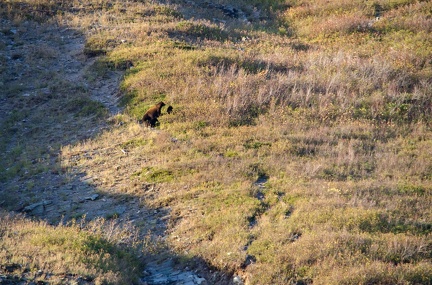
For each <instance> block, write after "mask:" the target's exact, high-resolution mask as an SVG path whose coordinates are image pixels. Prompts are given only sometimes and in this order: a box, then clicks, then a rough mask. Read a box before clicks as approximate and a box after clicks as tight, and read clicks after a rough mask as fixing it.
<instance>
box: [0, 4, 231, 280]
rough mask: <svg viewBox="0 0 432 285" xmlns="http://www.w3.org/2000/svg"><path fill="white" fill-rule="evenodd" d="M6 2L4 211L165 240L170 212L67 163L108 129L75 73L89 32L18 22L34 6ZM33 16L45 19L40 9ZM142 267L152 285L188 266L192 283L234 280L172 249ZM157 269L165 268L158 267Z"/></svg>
mask: <svg viewBox="0 0 432 285" xmlns="http://www.w3.org/2000/svg"><path fill="white" fill-rule="evenodd" d="M9 5H15V6H14V7H6V8H9V9H12V10H9V11H12V13H10V14H7V13H5V11H4V9H5V4H0V9H2V11H0V12H1V15H3V19H2V20H1V21H2V27H3V28H2V31H1V33H0V45H1V46H3V47H5V48H4V49H0V59H1V60H2V64H4V68H3V69H2V78H1V85H0V86H2V89H3V90H4V91H6V92H1V93H0V94H1V95H0V130H1V136H0V137H1V138H0V152H1V154H0V158H1V163H0V172H1V175H0V208H2V210H7V211H12V212H21V213H25V214H26V216H27V217H29V218H31V219H34V218H36V219H42V220H45V221H47V222H49V223H50V224H53V225H56V224H59V223H65V224H66V223H67V222H69V221H72V220H74V219H80V218H82V217H85V218H86V220H88V221H89V220H95V219H98V218H100V217H102V218H104V219H116V220H117V221H118V222H119V223H125V224H126V223H131V224H132V225H134V226H136V227H137V228H138V229H139V231H140V236H141V237H144V236H148V235H149V234H150V236H151V238H152V239H154V240H162V239H163V235H164V232H165V230H166V228H167V224H166V222H167V220H168V219H169V212H168V210H167V209H163V208H161V209H148V208H146V207H144V206H143V203H142V201H140V198H139V197H136V196H132V195H128V194H121V195H119V194H110V192H109V191H107V190H106V189H101V188H96V187H95V186H94V185H93V183H92V182H91V181H89V180H86V179H85V177H86V175H85V173H80V172H78V173H70V172H68V171H67V169H64V166H63V165H62V158H61V156H60V155H61V152H62V146H65V145H76V144H79V143H81V142H83V141H86V140H88V139H91V138H94V137H95V136H97V135H99V134H100V133H101V132H102V131H103V130H105V129H107V128H109V126H108V125H107V124H106V119H107V115H106V112H100V110H101V103H99V102H96V103H95V101H94V100H92V92H95V91H94V90H95V89H94V88H93V87H92V85H91V84H92V83H93V82H92V81H86V82H82V81H81V79H82V78H84V77H77V76H76V74H79V73H80V72H81V71H82V69H83V68H86V67H88V66H87V65H86V64H87V61H88V59H87V58H85V56H84V54H83V47H84V41H85V38H84V35H83V34H82V33H81V32H79V31H77V30H73V29H69V28H68V27H59V26H54V25H49V24H44V23H41V22H39V23H38V22H34V21H32V20H26V21H19V19H22V17H25V16H26V15H27V16H28V17H27V18H29V19H32V18H33V19H36V17H33V16H34V15H33V16H32V14H26V13H28V12H29V11H28V9H29V8H31V7H30V6H29V4H26V3H23V2H15V3H12V4H11V3H9ZM39 9H42V10H43V9H47V11H48V13H47V14H46V15H45V17H47V16H48V17H49V16H50V15H51V12H52V9H53V8H52V7H39ZM20 11H21V12H20ZM36 12H37V17H38V18H37V20H41V19H42V18H43V17H42V14H40V12H41V11H39V10H36ZM42 12H43V11H42ZM42 12H41V13H42ZM18 16H19V17H18ZM17 17H18V18H17ZM39 17H40V18H39ZM17 22H19V23H20V24H16V23H17ZM76 79H78V80H76ZM110 79H111V77H110V76H105V77H104V79H100V80H110ZM98 80H99V79H98ZM102 107H103V106H102ZM83 110H86V111H85V112H83ZM165 246H166V245H165ZM180 260H182V262H179V261H180ZM150 261H152V263H150ZM145 263H146V264H149V266H148V267H147V269H148V270H147V271H146V274H147V275H146V276H144V277H143V278H144V280H146V281H147V283H148V284H162V283H161V282H162V281H161V280H163V279H156V278H155V276H156V275H158V274H159V275H160V274H161V275H162V277H163V275H167V276H168V279H166V282H172V280H171V279H169V278H171V277H169V276H171V275H169V274H168V272H169V271H170V270H174V269H175V268H177V266H180V267H182V266H185V265H188V266H190V267H193V268H196V269H197V270H198V271H197V272H198V274H195V273H192V272H190V271H181V270H180V271H178V272H179V273H178V274H177V275H179V274H183V273H184V276H183V277H182V278H192V279H194V280H191V281H192V282H195V283H193V284H200V282H202V281H201V280H200V279H199V278H200V276H202V277H204V278H205V279H206V280H207V281H208V282H209V283H211V284H229V283H230V282H229V281H228V280H229V279H230V274H229V273H227V272H219V273H218V272H215V271H213V273H211V271H210V269H209V266H208V265H207V264H206V262H205V261H203V260H201V259H199V258H195V257H194V258H189V257H185V256H179V255H176V254H174V253H172V252H171V251H170V249H169V248H168V247H166V249H165V250H163V252H155V253H154V254H149V255H148V259H147V260H146V261H145ZM152 264H153V265H152ZM160 264H164V266H162V267H163V268H165V271H162V272H158V270H157V269H155V268H157V267H158V266H159V265H160ZM143 274H144V273H143ZM167 276H165V277H167ZM162 277H161V278H162ZM177 277H178V278H180V277H179V276H177ZM177 277H176V276H175V275H173V276H172V278H177ZM197 278H198V279H197ZM163 284H165V283H163ZM170 284H171V283H170ZM188 284H189V283H188Z"/></svg>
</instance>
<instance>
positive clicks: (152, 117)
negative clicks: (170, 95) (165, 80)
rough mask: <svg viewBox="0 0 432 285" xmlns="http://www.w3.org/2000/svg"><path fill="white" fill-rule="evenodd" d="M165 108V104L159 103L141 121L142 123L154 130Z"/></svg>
mask: <svg viewBox="0 0 432 285" xmlns="http://www.w3.org/2000/svg"><path fill="white" fill-rule="evenodd" d="M163 106H165V103H164V102H159V103H157V104H156V105H154V106H153V107H151V108H150V109H148V110H147V112H145V114H144V116H143V117H142V119H141V120H140V123H145V124H146V126H150V127H152V128H154V127H155V126H156V123H157V122H158V117H159V116H160V115H161V109H162V107H163Z"/></svg>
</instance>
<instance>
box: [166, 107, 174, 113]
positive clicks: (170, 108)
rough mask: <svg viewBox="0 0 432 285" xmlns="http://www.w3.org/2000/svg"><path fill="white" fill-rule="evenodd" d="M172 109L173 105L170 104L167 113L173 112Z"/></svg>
mask: <svg viewBox="0 0 432 285" xmlns="http://www.w3.org/2000/svg"><path fill="white" fill-rule="evenodd" d="M172 111H173V107H172V106H171V105H170V106H168V109H167V113H168V114H171V113H172Z"/></svg>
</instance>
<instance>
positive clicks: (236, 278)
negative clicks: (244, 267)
mask: <svg viewBox="0 0 432 285" xmlns="http://www.w3.org/2000/svg"><path fill="white" fill-rule="evenodd" d="M233 283H234V284H236V285H243V280H242V279H241V277H240V276H238V275H237V276H234V278H233Z"/></svg>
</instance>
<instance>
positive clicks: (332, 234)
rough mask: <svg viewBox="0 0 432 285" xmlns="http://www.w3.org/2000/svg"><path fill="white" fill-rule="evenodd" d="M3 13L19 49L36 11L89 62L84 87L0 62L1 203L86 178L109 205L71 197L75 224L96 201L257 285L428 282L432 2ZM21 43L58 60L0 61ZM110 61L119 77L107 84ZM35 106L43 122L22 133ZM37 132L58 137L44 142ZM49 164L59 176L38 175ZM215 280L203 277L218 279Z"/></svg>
mask: <svg viewBox="0 0 432 285" xmlns="http://www.w3.org/2000/svg"><path fill="white" fill-rule="evenodd" d="M0 8H1V13H2V15H3V16H4V18H5V19H8V20H7V21H8V23H9V26H8V27H6V28H4V29H3V31H2V33H3V35H4V36H5V37H9V38H10V39H13V40H14V41H15V44H17V43H18V42H19V38H18V37H19V35H20V32H19V31H20V29H24V27H26V25H30V24H29V23H33V24H35V25H36V24H38V25H45V24H47V23H49V24H50V25H56V26H61V27H65V29H67V30H73V31H75V32H77V33H78V32H79V33H81V34H82V35H83V36H84V37H85V43H83V45H84V46H83V60H84V61H85V60H87V61H86V62H88V60H92V64H91V65H90V66H89V67H88V69H87V71H86V72H85V73H83V74H82V76H80V77H79V78H78V80H79V81H80V82H87V85H86V84H84V85H82V86H81V87H80V88H77V87H76V86H75V85H72V87H71V86H70V85H67V84H65V83H64V82H63V83H62V82H61V81H57V83H56V84H52V82H47V81H46V80H45V81H43V80H42V79H40V80H42V82H45V83H46V84H47V86H48V87H49V88H48V91H50V92H45V93H44V92H43V91H44V90H45V89H44V88H47V86H38V85H37V84H38V82H40V81H36V82H34V83H33V85H36V86H33V85H24V86H25V87H23V85H20V84H16V82H15V81H14V79H13V78H15V77H19V78H20V75H14V74H10V73H7V70H6V69H7V68H8V67H7V66H8V65H2V68H3V70H2V74H3V73H4V74H9V76H10V78H9V79H5V80H3V82H2V86H3V87H4V89H5V90H6V91H7V92H6V93H5V95H2V97H1V100H3V101H4V102H7V104H6V105H3V107H1V108H3V109H4V108H9V109H10V110H9V112H8V113H4V114H0V118H1V120H2V132H4V133H5V134H6V135H5V136H2V138H0V149H1V150H2V151H1V152H2V154H1V155H2V157H1V158H2V164H1V165H0V169H1V173H2V174H0V175H1V176H0V182H1V184H0V186H1V188H2V190H1V196H0V199H1V200H0V203H2V204H1V207H4V208H5V209H7V210H20V209H22V208H25V206H28V205H31V204H32V203H34V202H35V200H41V197H45V196H44V195H52V194H50V193H54V192H56V191H57V190H58V189H64V191H63V190H62V191H61V192H59V193H64V194H63V197H62V199H63V201H70V200H72V199H73V195H75V194H76V191H75V192H74V191H73V190H71V189H70V188H68V187H69V186H68V185H75V186H74V187H75V188H79V189H90V190H91V191H95V192H96V193H97V194H98V195H101V196H103V197H106V199H107V200H106V201H108V202H107V204H106V205H105V207H110V208H111V210H112V211H111V212H107V211H105V212H103V211H100V212H99V214H98V213H95V212H91V209H89V208H85V206H84V205H85V204H86V203H88V202H85V203H77V206H72V207H66V206H63V207H62V210H63V213H64V214H63V215H64V216H65V217H66V219H67V220H73V219H74V218H79V217H81V216H82V215H83V214H85V213H86V212H87V213H88V214H91V215H90V217H89V218H88V220H92V219H93V220H95V219H96V217H97V216H100V215H102V216H104V218H107V219H114V220H115V221H118V222H120V223H126V221H130V222H131V224H133V225H134V227H136V229H137V230H138V231H139V232H141V234H138V235H139V236H140V237H141V238H144V236H145V234H144V233H148V232H149V231H150V232H152V233H151V234H149V235H147V236H146V238H147V240H146V241H147V243H145V244H144V248H146V247H145V246H148V249H149V251H152V256H154V252H158V251H159V252H165V253H166V251H167V249H169V250H170V251H172V252H173V253H175V254H176V255H177V256H178V260H177V261H178V263H180V264H181V263H182V262H189V261H191V260H199V261H200V262H201V263H204V264H206V265H208V266H210V267H211V268H212V269H213V270H217V272H224V273H223V274H222V275H224V276H225V275H238V276H236V277H237V279H236V281H239V280H240V279H241V280H243V282H245V283H246V284H430V283H432V269H431V268H432V263H431V257H432V256H431V255H432V243H431V240H432V239H431V237H432V236H431V235H432V223H431V221H432V195H431V194H432V184H431V180H432V152H431V149H432V130H431V119H432V97H431V94H432V81H431V78H432V61H431V58H432V36H431V35H432V33H431V32H432V31H431V27H432V18H431V17H432V14H431V11H432V3H431V2H430V1H418V0H417V1H414V0H392V1H387V0H386V1H384V0H376V1H309V0H298V1H296V0H292V1H290V0H285V1H283V0H280V1H276V0H274V1H271V0H267V1H258V0H256V1H200V0H195V1H191V0H175V1H167V3H165V2H164V1H159V2H157V1H150V0H149V1H147V0H141V1H120V0H117V1H105V0H98V1H96V0H87V1H66V2H58V1H50V0H39V1H32V0H27V1H8V2H4V3H2V4H0ZM5 23H6V22H5ZM14 27H18V28H14ZM17 29H18V32H16V31H17ZM2 45H3V46H4V47H7V46H8V44H7V43H3V44H2ZM31 56H33V57H31ZM95 57H96V58H95ZM22 58H24V59H26V60H30V59H33V60H36V59H39V58H42V59H45V61H48V60H52V61H53V62H55V59H56V58H57V54H56V52H55V51H52V50H50V49H49V47H46V48H40V49H34V50H32V52H30V56H27V54H25V55H21V54H20V53H17V54H12V55H11V56H10V57H6V56H3V57H2V58H1V59H0V60H1V61H2V62H5V63H10V62H11V61H13V60H15V61H20V60H22ZM42 62H44V60H42ZM33 63H34V65H35V66H37V64H38V63H37V62H35V61H33ZM3 66H5V67H3ZM16 72H18V71H16ZM119 74H122V78H121V80H120V83H119V86H114V87H113V88H109V89H108V90H107V89H106V88H105V89H100V88H102V87H100V84H99V85H98V83H97V82H99V83H100V82H101V81H102V82H104V83H105V84H108V83H111V84H112V82H117V81H116V80H117V79H116V78H118V77H116V76H119ZM14 76H15V77H14ZM5 78H6V77H5ZM32 78H35V77H32ZM68 82H69V81H68ZM88 84H90V85H88ZM91 84H96V85H97V86H99V87H98V88H99V89H98V88H96V87H95V88H96V89H98V90H105V91H106V92H109V91H110V90H111V89H115V88H117V87H118V88H119V93H120V94H121V96H120V97H119V98H120V99H119V102H118V104H119V105H116V104H114V103H115V102H114V103H113V100H116V99H115V98H114V97H115V96H114V97H113V96H108V97H106V98H105V97H104V99H103V100H97V98H96V97H97V96H96V97H95V96H94V94H95V92H93V93H92V92H91V91H90V90H88V89H87V87H88V86H92V85H91ZM34 89H36V90H40V91H38V92H36V93H37V94H35V95H33V94H32V93H29V94H30V95H29V96H26V95H25V94H27V93H28V92H30V91H31V90H34ZM29 90H30V91H29ZM58 90H61V91H67V94H68V95H67V96H66V95H64V96H60V97H59V96H57V95H58V94H60V93H59V91H58ZM26 92H27V93H26ZM51 94H57V95H54V96H52V95H51ZM92 94H93V95H92ZM96 94H100V96H102V95H101V92H96ZM23 97H24V98H23ZM36 97H37V98H38V100H43V101H37V102H34V101H32V100H36V99H33V98H36ZM42 97H43V98H42ZM105 99H106V100H108V103H107V102H105V103H104V101H106V100H105ZM159 101H164V102H165V103H166V104H167V105H171V106H173V108H174V111H173V113H171V114H166V111H165V110H166V109H163V113H164V114H163V116H161V117H160V118H159V121H160V124H159V125H158V126H157V127H156V128H154V129H150V128H146V127H145V126H143V125H140V124H139V123H138V120H139V119H140V118H141V117H142V115H143V114H144V112H145V110H147V108H148V107H150V106H152V105H154V104H155V103H157V102H159ZM34 104H36V107H34ZM44 104H47V105H44ZM43 106H48V107H49V108H48V109H43V108H42V107H43ZM11 108H13V110H12V109H11ZM39 108H40V110H39ZM35 112H36V113H35ZM56 112H57V113H56ZM42 114H45V115H46V117H45V116H43V115H42ZM54 114H57V115H54ZM60 115H61V116H60ZM32 116H33V117H32ZM34 116H36V117H34ZM38 116H39V117H38ZM51 116H52V117H51ZM27 118H33V119H32V125H31V130H32V131H29V130H27V131H26V132H24V131H23V128H24V126H22V125H23V124H24V123H25V121H24V120H27ZM51 119H52V120H54V121H60V119H61V120H62V121H64V120H69V121H68V122H73V123H71V126H72V128H71V129H68V131H64V133H58V132H59V130H58V129H55V128H54V127H53V125H52V124H48V125H47V126H45V125H44V124H45V123H46V122H47V120H48V121H49V120H51ZM67 125H69V124H67ZM89 126H92V128H93V130H94V132H90V133H86V132H85V130H87V129H88V128H89ZM63 127H65V124H63ZM41 128H43V129H45V130H49V132H50V133H52V134H53V135H54V134H57V135H56V136H54V139H53V141H52V142H50V141H48V139H47V138H45V137H41V134H43V132H42V130H41ZM66 129H67V128H66ZM74 134H76V135H74ZM41 140H42V141H41ZM36 142H38V143H36ZM41 142H42V145H41ZM53 143H54V144H55V146H53V148H54V149H55V152H54V151H51V152H50V149H49V148H48V146H49V145H50V144H53ZM47 149H48V150H47ZM54 174H55V175H54ZM53 175H54V176H55V177H57V178H55V177H54V178H53V177H52V176H53ZM47 177H51V178H50V179H58V180H56V181H57V184H56V186H55V187H51V188H50V187H47V186H46V185H45V184H43V183H46V181H47V180H46V179H47ZM44 181H45V182H44ZM48 181H52V180H48ZM17 185H18V186H17ZM74 187H72V188H73V189H75V188H74ZM17 188H19V189H17ZM47 189H49V190H47ZM68 189H69V190H71V191H70V192H67V191H66V190H68ZM18 190H19V193H20V195H21V197H22V198H21V199H17V197H16V195H15V194H13V193H16V192H17V191H18ZM90 190H89V191H90ZM44 193H46V194H44ZM80 193H81V192H80ZM84 193H86V194H87V192H84ZM68 195H71V196H68ZM94 197H97V196H94ZM36 198H37V199H36ZM44 199H45V200H46V199H47V198H46V197H45V198H44ZM62 199H60V198H58V199H51V200H52V203H54V204H57V203H58V201H59V200H62ZM51 200H50V201H51ZM90 200H91V199H90ZM1 201H4V202H1ZM86 201H87V200H86ZM54 204H53V205H48V206H47V208H49V207H54ZM119 206H126V208H127V209H125V208H124V207H123V208H122V207H120V208H119ZM101 207H103V206H102V205H101ZM27 209H28V208H27ZM131 209H132V210H131ZM143 209H145V210H143ZM141 210H142V211H144V212H146V213H147V214H145V215H143V216H141V217H139V215H136V213H137V211H141ZM132 212H134V213H135V214H133V213H132ZM149 213H155V214H154V215H153V216H152V215H150V214H149ZM157 213H159V214H157ZM32 215H34V216H39V217H41V218H44V219H46V220H49V221H50V222H53V223H54V222H58V221H59V220H60V217H59V216H58V215H57V216H55V215H51V214H48V213H47V212H46V211H45V212H44V211H41V212H37V213H33V214H32ZM5 219H6V218H5ZM7 219H9V218H7ZM7 219H6V221H7ZM50 219H51V220H50ZM161 220H163V221H164V222H163V224H162V223H161V222H160V221H161ZM152 223H153V225H152ZM44 225H45V224H44ZM34 226H35V227H38V226H40V225H36V224H35V225H34ZM45 226H47V227H48V225H45ZM53 230H54V231H55V230H57V231H59V232H62V231H63V230H64V227H54V229H53ZM69 230H71V231H75V230H77V229H76V228H75V226H74V225H70V229H69ZM87 231H88V229H86V228H83V235H84V236H86V233H87ZM119 231H120V230H119ZM3 232H4V231H3ZM120 232H121V231H120ZM89 234H90V233H89ZM98 238H102V237H101V236H98ZM158 238H161V239H162V240H163V246H161V245H158V242H155V241H154V240H155V239H158ZM103 240H104V241H105V240H106V237H104V238H103ZM150 240H151V242H150V243H149V241H150ZM65 246H67V243H66V244H65ZM110 246H111V245H110ZM116 246H117V245H116ZM119 246H120V245H119ZM141 246H142V245H141ZM123 247H125V248H123ZM136 247H137V245H136V244H135V242H132V241H126V243H125V244H121V246H120V247H119V248H118V249H117V248H115V249H116V250H126V251H127V252H128V253H129V252H130V251H134V250H135V251H136ZM112 250H114V249H112ZM14 254H19V252H14ZM136 255H138V253H137V254H136ZM2 258H3V257H2ZM5 258H7V257H5ZM127 260H128V262H132V264H135V262H137V261H136V260H133V259H132V258H130V259H127ZM1 262H2V263H3V264H4V263H5V261H3V260H2V261H1ZM119 263H122V262H121V261H118V262H117V264H119ZM107 266H110V268H112V270H113V271H114V272H115V271H116V270H117V271H119V270H120V271H121V269H119V267H116V266H117V265H107ZM97 272H100V271H97V270H96V269H94V270H93V271H92V273H91V274H93V276H98V274H99V273H97ZM133 274H136V273H135V272H134V273H133ZM127 275H128V276H129V277H131V278H134V277H133V276H134V275H132V273H131V274H127ZM222 275H218V276H217V277H215V278H214V279H208V280H207V281H209V282H210V281H211V282H214V283H218V282H219V284H227V283H228V281H227V280H226V279H223V278H222ZM116 278H119V279H115V280H114V281H112V282H113V283H122V282H124V283H127V282H130V280H126V279H122V278H125V277H124V276H123V275H116ZM136 278H138V277H136ZM218 278H219V281H218V280H217V279H218ZM135 280H136V279H135Z"/></svg>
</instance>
